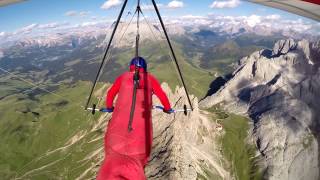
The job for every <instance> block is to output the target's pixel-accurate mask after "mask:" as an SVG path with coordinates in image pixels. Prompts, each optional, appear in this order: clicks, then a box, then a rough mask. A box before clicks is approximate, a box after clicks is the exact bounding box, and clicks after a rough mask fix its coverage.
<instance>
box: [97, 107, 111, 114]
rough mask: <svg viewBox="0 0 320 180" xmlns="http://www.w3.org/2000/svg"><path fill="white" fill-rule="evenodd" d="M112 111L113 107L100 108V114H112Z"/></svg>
mask: <svg viewBox="0 0 320 180" xmlns="http://www.w3.org/2000/svg"><path fill="white" fill-rule="evenodd" d="M113 110H114V107H112V108H102V109H100V111H101V112H105V113H112V112H113Z"/></svg>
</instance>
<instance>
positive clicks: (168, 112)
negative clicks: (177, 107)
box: [163, 108, 174, 114]
mask: <svg viewBox="0 0 320 180" xmlns="http://www.w3.org/2000/svg"><path fill="white" fill-rule="evenodd" d="M163 112H164V113H167V114H171V113H174V110H173V109H172V108H170V109H169V110H166V109H163Z"/></svg>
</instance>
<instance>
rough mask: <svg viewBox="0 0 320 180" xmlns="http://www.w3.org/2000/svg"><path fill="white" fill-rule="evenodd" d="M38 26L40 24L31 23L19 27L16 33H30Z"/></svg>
mask: <svg viewBox="0 0 320 180" xmlns="http://www.w3.org/2000/svg"><path fill="white" fill-rule="evenodd" d="M37 27H38V24H35V23H33V24H30V25H28V26H25V27H23V28H21V29H19V30H18V31H17V32H16V33H30V32H31V31H33V30H34V29H35V28H37Z"/></svg>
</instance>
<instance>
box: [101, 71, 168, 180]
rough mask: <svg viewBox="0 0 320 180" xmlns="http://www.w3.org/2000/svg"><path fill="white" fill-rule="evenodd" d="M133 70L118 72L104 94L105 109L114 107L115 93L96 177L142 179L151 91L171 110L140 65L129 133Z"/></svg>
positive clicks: (147, 150)
mask: <svg viewBox="0 0 320 180" xmlns="http://www.w3.org/2000/svg"><path fill="white" fill-rule="evenodd" d="M134 69H135V67H134V66H130V71H129V72H125V73H123V74H122V75H120V76H119V77H118V78H117V79H116V80H115V82H114V84H113V86H112V87H111V88H110V90H109V91H108V93H107V97H106V106H107V108H112V107H113V100H114V98H115V96H116V95H117V94H118V98H117V101H116V104H115V108H114V112H113V114H112V119H111V120H110V122H109V124H108V127H107V131H106V134H105V139H104V141H105V142H104V143H105V159H104V162H103V164H102V166H101V168H100V170H99V173H98V176H97V180H120V179H128V180H145V179H146V177H145V175H144V167H145V165H146V164H147V162H148V159H149V156H150V153H151V147H152V138H153V137H152V120H151V111H152V94H155V95H156V96H157V97H158V98H159V99H160V101H161V103H162V105H163V106H164V109H165V110H169V109H171V106H170V103H169V100H168V97H167V96H166V94H165V93H164V91H163V90H162V88H161V86H160V84H159V82H158V81H157V79H156V78H155V77H153V76H152V75H151V74H150V73H147V72H145V71H144V69H142V68H140V69H139V72H140V73H139V74H140V81H139V88H138V90H137V96H136V105H135V111H134V117H133V123H132V128H133V130H132V131H131V132H128V123H129V118H130V110H131V103H132V96H133V88H134V83H133V82H134V81H133V76H134Z"/></svg>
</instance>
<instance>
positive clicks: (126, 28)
mask: <svg viewBox="0 0 320 180" xmlns="http://www.w3.org/2000/svg"><path fill="white" fill-rule="evenodd" d="M135 15H136V13H134V14H133V15H132V17H131V19H130V21H129V23H128V25H127V26H123V27H122V28H121V30H120V32H122V30H123V29H124V28H125V29H124V31H123V33H122V34H121V37H120V39H119V40H118V41H116V42H115V43H114V45H113V46H115V47H116V46H117V45H118V44H120V43H121V42H122V40H123V38H124V36H125V34H126V33H127V30H128V28H129V26H130V25H131V23H132V20H133V19H134V17H135ZM113 51H114V49H110V52H109V53H108V56H107V58H106V63H105V64H104V67H105V66H106V65H107V64H108V63H109V61H110V60H111V57H112V56H111V55H112V54H113ZM104 67H103V68H102V70H101V74H103V70H104ZM101 99H102V98H99V100H98V104H99V103H100V101H101Z"/></svg>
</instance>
